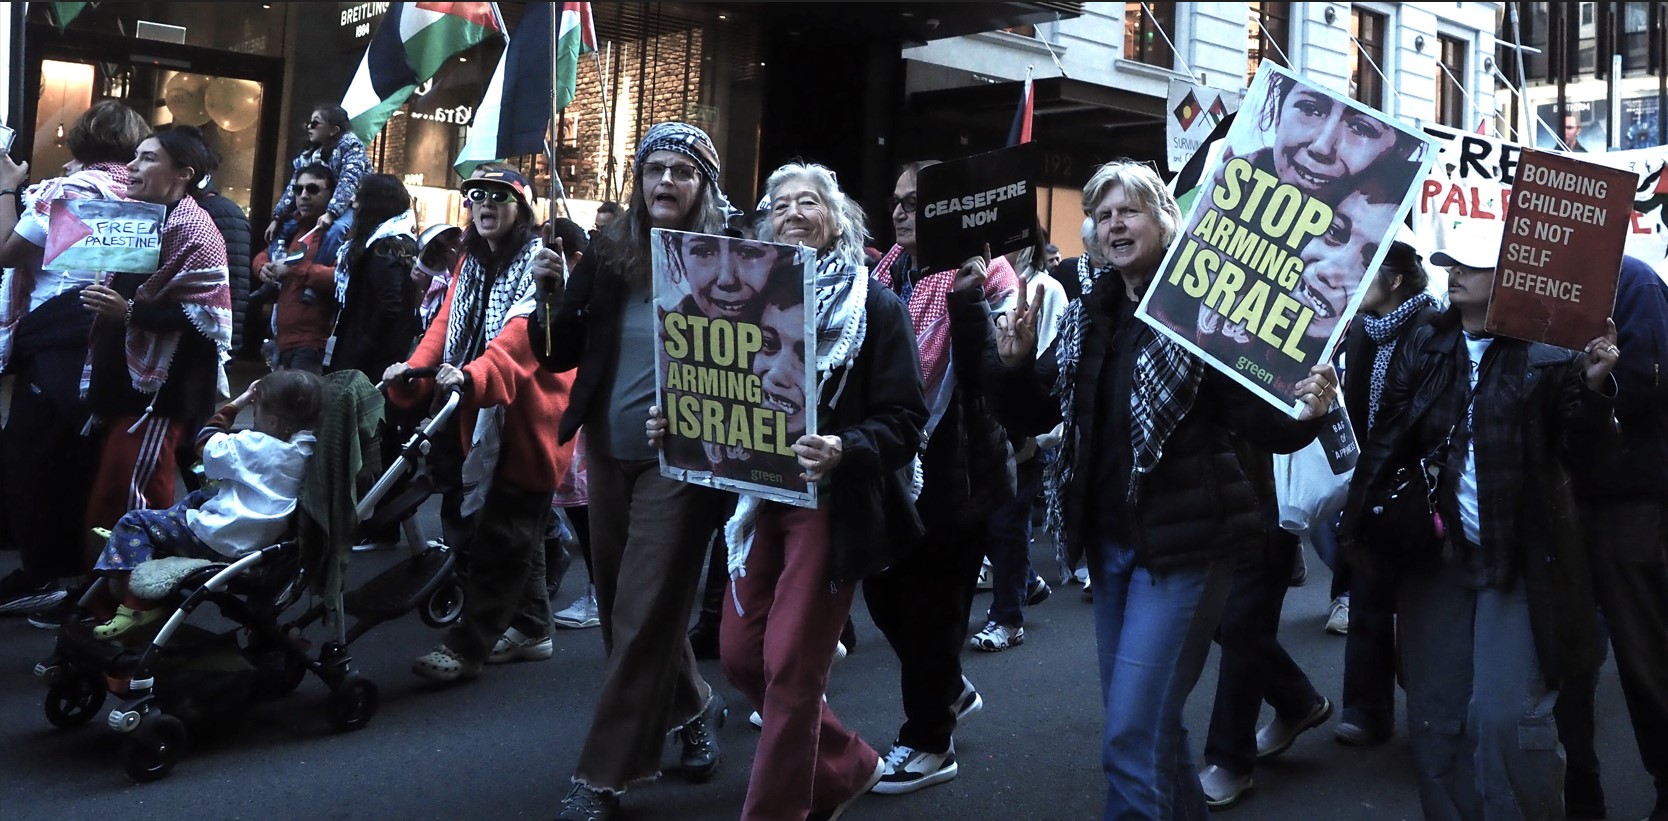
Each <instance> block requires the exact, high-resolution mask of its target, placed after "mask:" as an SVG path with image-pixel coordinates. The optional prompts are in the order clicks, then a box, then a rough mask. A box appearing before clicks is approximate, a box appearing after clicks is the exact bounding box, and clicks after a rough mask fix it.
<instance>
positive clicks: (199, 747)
mask: <svg viewBox="0 0 1668 821" xmlns="http://www.w3.org/2000/svg"><path fill="white" fill-rule="evenodd" d="M423 518H425V519H429V520H430V522H431V524H432V516H428V515H426V516H424V517H423ZM1035 548H1036V549H1035V554H1036V557H1037V558H1038V559H1039V560H1046V559H1047V558H1048V557H1049V556H1050V555H1051V554H1052V547H1051V546H1050V545H1048V544H1047V543H1046V542H1039V543H1038V544H1037V545H1036V546H1035ZM395 558H396V556H395V554H394V553H393V552H379V553H372V554H361V555H358V556H356V557H355V561H354V567H355V571H354V575H355V576H356V577H359V576H362V574H365V573H368V572H369V571H371V570H373V569H375V568H377V567H379V566H382V565H384V564H386V563H387V562H390V561H393V560H394V559H395ZM1309 563H1310V576H1309V582H1308V584H1307V585H1306V586H1304V587H1301V588H1297V589H1293V590H1292V591H1291V593H1290V595H1289V596H1288V597H1287V606H1286V615H1285V618H1284V621H1283V624H1282V630H1281V635H1282V638H1283V640H1284V641H1285V643H1286V646H1287V648H1288V649H1289V650H1290V652H1291V654H1292V656H1293V657H1294V658H1296V659H1297V660H1298V662H1299V663H1300V664H1302V665H1303V666H1304V667H1305V669H1306V670H1307V671H1308V672H1309V674H1310V676H1311V677H1312V678H1313V679H1314V680H1315V682H1316V684H1317V686H1318V687H1319V688H1320V689H1321V691H1322V692H1323V693H1325V694H1327V695H1329V696H1330V697H1333V698H1334V699H1336V698H1337V694H1338V693H1339V692H1340V687H1341V679H1342V667H1341V664H1342V654H1343V646H1344V645H1343V640H1342V639H1340V638H1337V637H1333V636H1327V635H1325V634H1324V633H1323V632H1322V624H1323V621H1324V618H1325V610H1326V604H1327V599H1326V595H1327V572H1326V569H1325V568H1324V567H1323V566H1321V565H1320V563H1319V562H1318V561H1316V560H1315V558H1314V556H1313V554H1311V555H1310V557H1309ZM1038 565H1039V567H1042V566H1051V562H1046V561H1039V563H1038ZM15 566H16V556H15V554H0V574H3V573H5V572H9V571H10V570H11V569H12V568H13V567H15ZM573 578H577V573H576V574H575V575H574V576H570V582H569V584H568V585H567V586H566V587H565V588H564V590H563V595H562V596H561V602H559V603H558V604H557V606H558V607H561V606H564V605H565V604H566V603H567V601H569V600H571V597H572V595H573V594H574V592H575V587H576V584H575V583H573V582H572V581H571V579H573ZM859 598H861V597H859ZM987 602H988V594H985V595H981V597H980V599H979V600H978V601H977V602H976V603H975V608H976V609H977V610H978V611H979V613H981V614H982V612H983V607H984V606H986V603H987ZM1027 618H1028V622H1027V625H1026V637H1027V641H1026V643H1025V644H1024V645H1023V646H1021V647H1017V648H1014V649H1012V650H1009V651H1007V652H1004V653H997V654H985V653H978V652H973V651H971V650H969V651H968V652H967V655H966V659H965V667H966V670H967V673H968V675H969V676H971V678H972V679H973V681H974V682H975V683H976V684H977V686H978V687H979V690H980V692H981V694H982V696H983V698H984V702H985V707H984V710H983V711H982V712H981V713H979V714H978V715H977V716H974V717H972V718H970V719H969V721H968V722H967V724H966V726H965V727H964V728H963V729H962V730H961V731H960V732H959V733H958V734H957V738H956V744H957V750H958V752H959V755H960V762H961V763H960V767H961V772H960V776H959V777H958V778H957V779H955V780H954V781H951V782H949V783H947V784H944V785H941V786H937V787H932V788H928V789H926V790H923V791H920V792H917V793H915V794H913V795H907V796H876V795H871V796H868V797H866V798H864V799H863V800H862V801H860V802H859V803H858V804H857V805H856V806H855V807H854V808H853V809H852V810H851V812H850V813H849V814H848V815H847V816H846V817H847V818H851V819H871V818H872V819H969V818H1004V819H1008V818H1011V819H1091V818H1096V817H1098V815H1099V811H1100V806H1101V802H1102V797H1103V790H1104V787H1103V784H1104V782H1103V781H1102V780H1101V775H1100V768H1099V763H1098V761H1099V758H1098V737H1099V728H1100V725H1101V710H1100V708H1099V707H1098V706H1097V699H1098V689H1099V688H1098V686H1097V684H1096V681H1095V671H1094V664H1093V623H1092V621H1091V618H1090V607H1089V605H1088V604H1086V603H1085V602H1084V600H1083V597H1082V595H1081V593H1080V588H1078V587H1077V586H1075V585H1073V586H1072V587H1070V588H1069V589H1066V590H1057V591H1056V592H1055V595H1054V597H1053V598H1051V599H1050V600H1049V601H1048V602H1046V603H1044V604H1042V605H1041V606H1039V607H1036V608H1034V609H1032V610H1031V611H1030V613H1029V615H1028V617H1027ZM856 619H857V625H858V631H859V636H860V642H859V645H858V648H857V650H856V652H854V653H853V654H852V655H851V656H850V657H849V658H848V659H846V660H845V661H843V662H841V663H840V664H839V665H838V666H837V667H836V668H835V670H834V673H833V678H832V681H831V683H830V686H829V692H828V698H829V701H830V702H831V703H832V704H834V705H835V706H836V708H837V709H838V710H839V711H840V715H841V717H842V719H843V720H844V721H846V723H847V724H848V725H850V726H852V727H854V728H856V729H857V730H858V731H860V732H861V733H862V734H863V735H864V737H865V738H867V739H868V740H869V742H870V743H871V744H873V745H874V746H876V747H877V748H879V749H881V750H883V751H884V749H885V747H886V746H887V744H888V743H889V742H890V741H891V738H892V733H893V732H894V731H895V730H896V728H897V725H898V723H899V722H900V720H901V717H902V714H901V708H900V706H899V699H898V692H897V686H898V685H897V682H898V678H897V663H896V659H895V657H894V656H893V655H892V653H891V650H890V648H888V647H887V646H886V643H885V641H884V639H883V638H882V637H881V636H880V634H879V633H878V632H877V631H876V630H875V629H874V627H873V626H872V624H871V623H870V622H869V620H868V615H867V613H866V612H864V609H863V607H862V605H861V604H859V605H858V607H857V613H856ZM436 640H437V634H436V633H435V632H434V631H432V630H430V629H428V628H427V627H425V626H424V625H423V624H422V623H421V622H420V621H418V620H417V619H416V618H415V616H408V617H406V618H403V619H400V620H397V621H394V622H390V623H388V624H385V625H383V626H381V627H379V628H377V629H376V630H373V631H372V632H370V633H369V634H367V635H366V636H365V637H363V638H362V639H361V640H360V641H359V642H358V643H356V644H355V646H354V648H353V651H354V655H355V663H356V664H357V665H358V666H359V667H360V668H361V669H362V670H363V671H364V672H365V673H366V674H368V675H369V676H370V677H371V678H373V679H374V680H375V681H376V682H377V683H378V684H379V685H380V687H381V693H382V705H381V710H380V712H379V713H378V715H377V716H376V717H375V719H374V720H373V721H371V722H370V724H369V726H367V727H366V728H364V729H363V730H361V731H358V732H353V733H347V734H335V733H332V732H331V731H330V729H329V728H328V726H327V725H326V722H325V718H324V706H325V704H324V702H325V694H326V691H325V688H324V686H323V685H322V684H320V683H319V682H318V681H317V680H312V679H309V680H308V681H307V682H306V683H304V684H303V685H302V686H301V688H300V689H299V690H298V691H297V692H296V693H295V694H293V695H291V696H289V697H287V698H285V699H282V700H279V701H273V702H266V703H262V704H258V705H255V706H254V707H253V708H252V709H250V710H249V711H248V712H247V713H246V714H245V715H244V716H243V717H242V718H240V719H238V720H236V721H234V722H230V723H228V724H227V725H226V726H225V727H224V729H223V730H222V731H221V732H219V733H217V734H216V735H215V736H214V737H212V738H207V739H200V740H197V741H196V742H195V743H194V745H193V748H192V749H191V751H190V752H189V754H188V755H187V756H186V757H184V758H183V759H182V760H181V762H180V764H179V765H178V767H177V768H176V769H175V771H174V773H173V774H172V775H171V776H169V777H168V778H166V779H164V780H162V781H159V782H156V783H153V784H145V785H135V784H133V783H131V782H129V780H128V779H127V777H126V776H125V775H123V773H122V769H121V767H120V764H119V746H120V745H119V741H120V738H119V737H118V736H117V735H116V734H115V733H112V732H111V731H109V730H108V729H105V728H104V727H103V726H102V720H96V721H94V722H93V723H92V724H90V725H88V726H86V727H81V728H78V729H73V730H55V729H53V728H52V727H51V726H49V725H48V724H47V722H46V720H45V718H44V717H43V714H42V710H41V701H42V697H43V695H44V692H45V688H44V686H43V685H42V684H41V682H39V681H38V680H37V679H35V678H34V677H33V675H32V673H31V669H32V668H33V666H34V664H35V662H36V661H38V660H40V659H41V658H42V657H44V656H45V655H46V654H47V653H48V652H50V650H51V643H52V634H51V633H50V632H48V631H44V630H38V629H36V628H33V627H30V626H29V625H28V624H27V623H26V622H25V621H24V620H22V619H20V618H15V617H13V618H4V619H0V818H4V819H10V820H11V821H22V819H52V820H53V821H61V820H62V819H116V818H119V819H123V821H140V819H177V818H199V819H456V818H470V819H475V818H483V819H510V818H549V817H551V816H553V815H554V813H555V807H556V805H557V802H558V801H560V799H561V797H562V796H563V794H565V792H566V791H567V788H568V775H569V774H570V773H571V771H572V768H573V765H574V761H575V757H576V755H577V753H578V749H579V745H580V742H581V740H582V738H583V734H584V733H585V731H586V729H587V727H588V726H589V723H590V717H591V707H592V704H593V703H594V699H595V695H596V691H597V688H598V686H599V675H600V670H601V666H602V649H601V644H600V641H599V636H598V633H597V631H596V630H580V631H561V632H560V633H559V635H558V636H557V641H556V655H555V658H553V659H551V660H549V661H544V662H527V663H519V664H512V665H506V666H498V667H489V668H488V669H487V670H486V672H485V674H484V675H482V676H481V677H480V678H479V679H478V680H476V681H474V682H471V683H468V684H464V685H459V686H451V687H440V688H436V687H433V686H430V685H427V684H425V683H424V682H422V681H420V680H419V679H417V678H416V677H415V676H413V675H411V674H410V673H409V672H408V666H409V664H410V662H411V660H412V659H413V658H415V657H416V656H418V655H420V654H421V653H423V652H425V651H427V650H428V649H429V648H430V647H431V646H433V644H434V643H435V642H436ZM1215 666H1216V665H1215V660H1214V658H1213V659H1212V661H1211V663H1210V664H1209V665H1208V667H1207V671H1206V674H1205V678H1204V680H1203V681H1201V682H1200V684H1199V687H1198V688H1197V689H1196V690H1195V691H1194V694H1193V697H1192V698H1191V699H1190V701H1189V703H1188V708H1187V719H1188V726H1189V727H1190V728H1191V729H1192V730H1193V731H1194V732H1193V734H1192V735H1191V736H1190V742H1191V744H1192V746H1193V749H1194V752H1195V756H1198V754H1199V751H1200V749H1201V747H1202V745H1203V730H1204V726H1205V722H1206V720H1207V718H1208V715H1209V709H1210V700H1211V697H1212V694H1213V693H1214V688H1215V682H1216V679H1215V675H1216V674H1215ZM702 672H703V673H704V674H705V675H706V676H707V677H708V679H709V680H710V681H712V682H713V683H714V685H715V686H716V687H717V688H718V690H719V692H721V693H722V694H723V695H724V696H725V697H726V699H727V700H728V701H729V703H730V705H731V715H730V722H729V723H728V724H727V725H726V727H725V728H724V730H723V732H722V733H721V738H722V741H723V743H724V750H725V762H724V765H723V768H722V770H721V772H720V774H719V775H718V777H717V778H716V779H715V780H714V781H712V782H711V783H708V784H705V785H700V786H696V785H690V784H687V783H685V782H683V781H682V780H681V779H679V778H678V776H677V774H676V773H675V767H676V756H677V747H676V745H675V744H668V745H667V748H666V767H667V775H666V777H665V778H664V779H662V780H661V781H660V782H658V783H656V784H652V785H647V786H644V787H641V788H637V789H633V790H632V791H631V792H630V793H629V794H628V796H627V799H626V803H625V809H626V812H625V817H626V818H629V819H637V820H638V821H643V820H645V819H723V818H734V817H736V815H737V814H738V813H739V811H740V807H741V802H742V797H743V795H744V793H745V791H746V781H747V772H748V763H749V762H750V761H751V759H752V755H753V752H754V746H755V744H756V739H757V734H756V733H755V732H753V731H752V729H751V728H750V727H749V726H748V725H747V722H746V714H747V712H748V707H747V706H745V705H744V704H743V703H742V699H741V697H740V696H739V695H738V694H737V693H736V691H735V690H734V689H733V688H732V687H730V686H729V685H728V683H727V682H725V681H724V676H723V672H722V671H721V670H720V669H719V666H718V664H717V662H703V663H702ZM1614 675H1615V674H1614V668H1613V667H1611V668H1609V669H1608V670H1607V673H1606V677H1605V680H1604V683H1603V685H1602V687H1601V689H1600V692H1599V699H1600V701H1599V704H1600V710H1601V716H1602V717H1601V719H1600V739H1599V743H1600V753H1601V755H1602V757H1603V760H1604V762H1605V765H1606V768H1607V770H1606V773H1605V786H1606V788H1607V791H1608V793H1609V797H1610V807H1611V817H1612V818H1617V819H1632V818H1640V817H1643V816H1644V815H1645V813H1646V812H1647V811H1648V810H1649V808H1650V803H1651V800H1652V798H1653V793H1652V791H1651V788H1650V786H1649V784H1650V782H1649V779H1648V778H1647V777H1646V775H1645V773H1644V772H1643V770H1642V769H1641V767H1640V765H1639V761H1638V756H1637V753H1636V751H1635V749H1634V746H1633V738H1632V732H1631V729H1630V728H1629V726H1628V723H1627V720H1626V711H1625V709H1624V708H1623V706H1622V703H1621V697H1620V691H1619V688H1618V687H1617V684H1616V681H1615V677H1614ZM112 703H114V702H112ZM1265 712H1266V711H1265ZM1266 718H1267V716H1266V715H1265V720H1266ZM1255 778H1256V783H1257V788H1256V791H1255V793H1254V794H1253V795H1252V797H1250V798H1249V799H1247V800H1246V801H1245V802H1244V803H1243V804H1241V805H1240V806H1239V807H1237V808H1234V809H1232V810H1230V811H1228V812H1225V813H1222V814H1221V815H1222V816H1223V817H1225V818H1232V819H1236V821H1251V820H1252V819H1293V818H1302V819H1315V820H1318V819H1331V818H1338V819H1401V818H1417V817H1418V815H1419V810H1418V800H1417V796H1416V794H1415V788H1414V784H1413V775H1412V769H1411V760H1410V756H1409V752H1408V749H1407V746H1406V744H1405V741H1404V734H1403V733H1402V732H1401V731H1400V730H1398V735H1397V738H1396V740H1394V741H1392V742H1391V743H1389V744H1386V745H1383V746H1381V747H1377V748H1372V749H1354V748H1347V747H1343V746H1341V745H1338V744H1336V743H1334V742H1333V741H1332V740H1331V726H1330V724H1329V725H1328V726H1327V727H1325V728H1323V729H1321V730H1318V731H1315V732H1311V733H1309V734H1306V735H1305V736H1303V737H1302V738H1300V739H1299V740H1298V741H1297V743H1296V744H1295V745H1294V747H1293V748H1292V749H1291V750H1290V751H1289V752H1288V753H1287V754H1286V755H1284V756H1282V757H1281V758H1279V759H1277V760H1276V761H1274V762H1272V763H1270V764H1268V765H1266V766H1264V767H1262V768H1261V769H1259V770H1258V771H1257V773H1256V776H1255Z"/></svg>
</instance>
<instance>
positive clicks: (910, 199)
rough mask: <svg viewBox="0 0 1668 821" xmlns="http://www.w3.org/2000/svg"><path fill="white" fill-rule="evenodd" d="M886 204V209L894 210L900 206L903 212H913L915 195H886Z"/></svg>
mask: <svg viewBox="0 0 1668 821" xmlns="http://www.w3.org/2000/svg"><path fill="white" fill-rule="evenodd" d="M886 205H887V208H886V210H887V211H896V210H898V209H899V208H902V209H903V212H904V213H905V214H913V213H915V195H914V194H911V195H909V196H907V197H887V198H886Z"/></svg>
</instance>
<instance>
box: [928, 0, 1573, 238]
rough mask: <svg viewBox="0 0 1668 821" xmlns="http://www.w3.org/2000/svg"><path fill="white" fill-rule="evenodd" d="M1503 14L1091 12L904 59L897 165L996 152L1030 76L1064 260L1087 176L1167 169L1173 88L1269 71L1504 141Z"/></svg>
mask: <svg viewBox="0 0 1668 821" xmlns="http://www.w3.org/2000/svg"><path fill="white" fill-rule="evenodd" d="M1502 5H1503V4H1501V3H1482V2H1459V3H1383V2H1372V3H1085V4H1083V9H1082V14H1081V15H1080V16H1077V17H1075V18H1067V17H1064V16H1061V17H1060V18H1058V19H1050V20H1047V21H1045V22H1042V23H1038V24H1035V25H1031V26H1019V27H1012V28H1009V29H1006V30H1000V31H990V32H983V33H978V34H973V35H969V36H965V37H958V38H953V39H945V40H938V41H934V42H931V43H926V44H923V45H920V46H916V47H912V48H907V49H905V50H904V52H903V56H904V60H905V64H906V75H907V93H908V101H907V103H906V114H905V119H906V120H908V121H911V122H913V125H912V126H911V127H910V128H909V129H908V130H907V132H906V133H911V134H915V135H918V136H917V138H916V140H915V141H914V144H912V145H911V146H909V151H906V153H910V152H916V153H921V154H930V153H935V152H937V153H944V154H950V155H956V154H965V153H971V152H973V151H979V150H989V149H992V148H997V147H1000V146H1001V144H1002V141H1003V140H1004V139H1005V136H1006V133H1007V128H1008V122H1009V120H1008V116H1010V115H1011V113H1012V112H1013V110H1014V106H1015V104H1016V103H1017V101H1018V99H1019V88H1020V81H1022V80H1023V79H1024V78H1025V76H1026V73H1027V72H1028V71H1029V72H1030V73H1031V76H1032V77H1033V79H1034V81H1035V84H1036V96H1035V99H1036V103H1035V106H1036V119H1035V127H1034V134H1035V139H1036V141H1037V142H1039V143H1041V144H1042V146H1043V148H1044V152H1045V153H1044V156H1045V160H1044V168H1043V177H1044V178H1043V180H1041V181H1040V182H1041V185H1043V186H1045V189H1044V190H1045V191H1046V195H1045V196H1044V198H1043V199H1044V202H1042V203H1040V204H1039V210H1040V211H1041V212H1042V213H1041V214H1040V216H1041V218H1042V220H1043V223H1044V225H1045V227H1047V228H1048V229H1049V231H1050V234H1051V236H1052V237H1053V238H1054V240H1055V243H1056V244H1057V245H1059V246H1060V248H1061V250H1062V251H1063V252H1065V253H1067V254H1068V255H1070V254H1072V253H1077V252H1079V251H1080V249H1081V247H1082V246H1081V244H1080V239H1079V226H1080V224H1081V222H1082V218H1083V212H1082V207H1081V199H1082V185H1083V183H1084V182H1085V181H1086V180H1087V178H1088V176H1089V173H1090V172H1091V171H1092V170H1093V168H1094V167H1095V166H1096V165H1098V164H1099V163H1102V162H1105V161H1107V160H1109V159H1113V158H1116V157H1130V158H1132V159H1137V160H1150V161H1153V162H1155V163H1157V164H1158V165H1159V166H1160V167H1162V166H1163V165H1164V161H1165V150H1164V148H1165V146H1164V142H1165V124H1164V120H1165V114H1166V110H1167V108H1168V106H1167V104H1166V103H1167V95H1168V92H1169V87H1170V82H1171V81H1172V80H1185V81H1191V82H1194V83H1198V84H1200V85H1204V86H1208V87H1211V88H1216V89H1221V90H1224V91H1241V90H1243V89H1244V88H1245V87H1246V85H1247V84H1248V83H1249V80H1250V77H1251V76H1252V75H1253V74H1254V73H1255V72H1256V68H1257V66H1258V65H1259V63H1260V62H1261V61H1262V60H1273V61H1275V62H1277V63H1279V64H1281V65H1284V66H1287V67H1289V68H1292V69H1294V70H1296V71H1297V72H1298V73H1300V74H1302V75H1303V76H1304V77H1307V78H1308V79H1309V80H1310V81H1312V82H1314V83H1316V84H1318V85H1322V86H1326V87H1328V88H1332V89H1335V90H1338V91H1342V92H1345V93H1348V94H1349V95H1350V96H1352V97H1354V98H1355V99H1358V100H1361V101H1362V102H1364V103H1366V104H1368V105H1371V106H1373V107H1375V108H1378V109H1380V110H1383V111H1385V112H1387V113H1390V114H1393V115H1395V116H1398V117H1400V118H1402V119H1404V120H1407V121H1410V122H1414V123H1418V124H1424V123H1439V124H1443V125H1448V126H1452V127H1455V128H1461V129H1467V130H1475V129H1478V128H1479V127H1481V128H1483V129H1484V130H1487V131H1491V133H1498V129H1499V128H1501V127H1502V126H1503V125H1505V124H1507V121H1506V120H1505V119H1503V118H1502V117H1501V116H1500V111H1499V110H1497V99H1498V98H1497V95H1496V93H1495V85H1496V83H1495V80H1494V74H1495V59H1496V57H1495V52H1496V40H1495V33H1496V31H1498V30H1499V16H1500V13H1501V7H1502ZM1540 5H1543V6H1544V5H1548V4H1544V3H1543V4H1540ZM1583 5H1590V4H1583Z"/></svg>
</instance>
